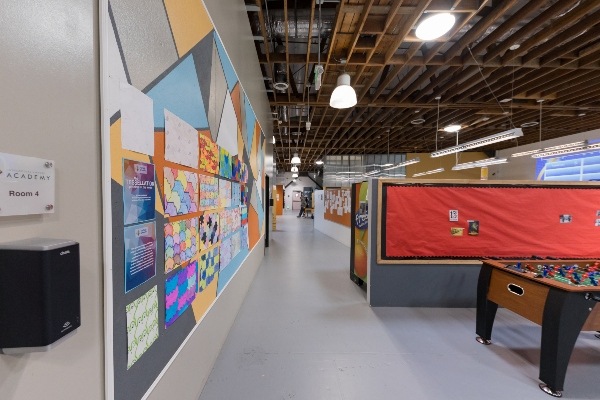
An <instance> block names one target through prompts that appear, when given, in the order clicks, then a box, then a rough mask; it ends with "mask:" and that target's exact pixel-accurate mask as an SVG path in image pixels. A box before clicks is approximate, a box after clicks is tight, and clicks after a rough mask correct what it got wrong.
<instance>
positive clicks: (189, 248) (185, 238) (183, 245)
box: [165, 218, 198, 274]
mask: <svg viewBox="0 0 600 400" xmlns="http://www.w3.org/2000/svg"><path fill="white" fill-rule="evenodd" d="M197 253H198V219H197V218H192V219H186V220H183V221H177V222H169V223H166V224H165V274H166V273H168V272H170V271H172V270H174V269H175V268H178V267H180V266H181V265H182V264H185V263H186V262H188V261H190V260H191V259H192V258H194V256H195V255H196V254H197Z"/></svg>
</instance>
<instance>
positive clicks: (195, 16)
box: [164, 0, 213, 57]
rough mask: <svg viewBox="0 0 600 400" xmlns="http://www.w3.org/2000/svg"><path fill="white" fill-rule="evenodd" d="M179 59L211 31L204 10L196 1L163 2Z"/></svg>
mask: <svg viewBox="0 0 600 400" xmlns="http://www.w3.org/2000/svg"><path fill="white" fill-rule="evenodd" d="M164 4H165V9H166V10H167V16H168V17H169V24H170V25H171V32H172V33H173V38H174V39H175V46H176V47H177V53H178V54H179V57H181V56H183V55H184V54H185V53H187V52H188V51H190V49H191V48H192V47H194V46H195V45H196V44H197V43H198V42H199V41H200V40H202V39H203V38H204V37H205V36H206V35H207V34H208V33H209V32H210V31H212V30H213V24H212V23H211V22H210V18H209V17H208V13H207V12H206V8H204V4H203V3H202V2H201V1H197V0H164Z"/></svg>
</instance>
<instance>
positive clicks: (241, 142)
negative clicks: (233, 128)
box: [237, 127, 244, 162]
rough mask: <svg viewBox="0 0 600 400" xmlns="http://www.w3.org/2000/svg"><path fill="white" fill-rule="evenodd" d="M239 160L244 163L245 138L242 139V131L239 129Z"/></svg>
mask: <svg viewBox="0 0 600 400" xmlns="http://www.w3.org/2000/svg"><path fill="white" fill-rule="evenodd" d="M237 131H238V158H239V159H240V161H242V162H244V138H242V131H241V129H240V128H239V127H238V130H237Z"/></svg>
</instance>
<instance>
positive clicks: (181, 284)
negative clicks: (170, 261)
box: [165, 261, 198, 328]
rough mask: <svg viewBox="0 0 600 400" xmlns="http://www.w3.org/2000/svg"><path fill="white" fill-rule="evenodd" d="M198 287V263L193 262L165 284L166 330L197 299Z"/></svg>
mask: <svg viewBox="0 0 600 400" xmlns="http://www.w3.org/2000/svg"><path fill="white" fill-rule="evenodd" d="M197 287H198V262H197V261H193V262H191V263H190V264H189V265H188V266H187V267H185V268H183V269H182V270H180V271H178V272H176V273H175V275H173V276H172V277H171V278H169V279H167V280H166V282H165V328H168V327H169V326H171V325H173V323H174V322H175V320H177V318H179V316H180V315H181V314H183V312H184V311H185V310H187V308H188V307H189V305H190V304H192V301H194V299H195V298H196V289H197Z"/></svg>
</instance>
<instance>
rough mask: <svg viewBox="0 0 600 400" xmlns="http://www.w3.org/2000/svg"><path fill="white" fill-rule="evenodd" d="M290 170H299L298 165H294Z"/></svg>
mask: <svg viewBox="0 0 600 400" xmlns="http://www.w3.org/2000/svg"><path fill="white" fill-rule="evenodd" d="M290 172H298V167H296V166H295V165H294V166H293V167H292V169H290Z"/></svg>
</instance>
